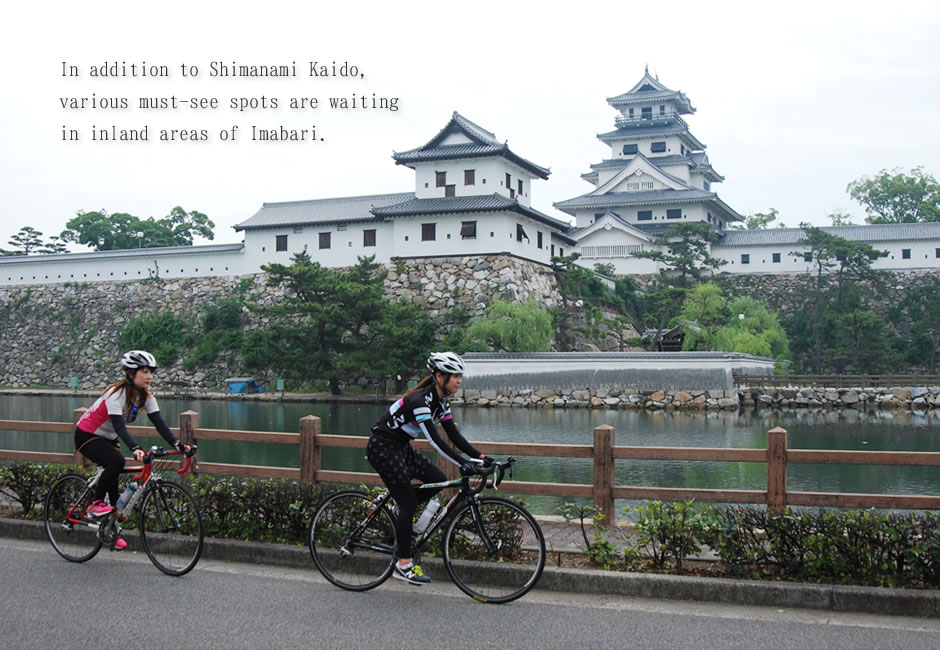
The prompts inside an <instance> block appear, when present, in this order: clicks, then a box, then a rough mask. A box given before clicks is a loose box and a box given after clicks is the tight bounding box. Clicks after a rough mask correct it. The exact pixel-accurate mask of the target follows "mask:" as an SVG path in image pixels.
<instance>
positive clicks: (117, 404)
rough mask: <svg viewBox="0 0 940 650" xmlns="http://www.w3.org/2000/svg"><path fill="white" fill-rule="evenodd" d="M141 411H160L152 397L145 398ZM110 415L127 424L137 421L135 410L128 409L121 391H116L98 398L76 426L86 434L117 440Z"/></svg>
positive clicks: (134, 408)
mask: <svg viewBox="0 0 940 650" xmlns="http://www.w3.org/2000/svg"><path fill="white" fill-rule="evenodd" d="M143 410H144V412H145V413H148V414H149V413H154V412H156V411H159V410H160V407H159V406H157V400H156V398H155V397H154V396H153V395H148V396H147V401H146V402H144V407H143ZM112 415H120V416H121V417H123V418H124V422H125V423H127V424H130V423H131V422H133V421H134V420H136V419H137V408H136V407H130V408H128V406H127V402H126V400H125V399H124V391H123V390H116V391H113V392H111V393H108V394H107V395H102V396H101V397H99V398H98V399H97V400H96V401H95V403H94V404H92V405H91V408H90V409H88V410H87V411H85V413H84V414H83V415H82V417H81V419H79V421H78V424H77V425H76V426H77V427H78V428H79V429H81V430H82V431H84V432H86V433H93V434H95V435H96V436H101V437H102V438H107V439H108V440H117V438H118V436H117V433H116V432H115V431H114V425H113V424H111V419H110V417H111V416H112Z"/></svg>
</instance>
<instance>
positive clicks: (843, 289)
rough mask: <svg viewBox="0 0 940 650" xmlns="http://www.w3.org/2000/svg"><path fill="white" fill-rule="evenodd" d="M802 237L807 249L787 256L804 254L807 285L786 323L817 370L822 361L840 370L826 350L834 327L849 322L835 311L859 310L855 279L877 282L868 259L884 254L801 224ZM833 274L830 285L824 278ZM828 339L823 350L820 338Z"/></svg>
mask: <svg viewBox="0 0 940 650" xmlns="http://www.w3.org/2000/svg"><path fill="white" fill-rule="evenodd" d="M800 227H801V228H802V229H803V233H804V239H803V241H805V243H806V246H807V247H808V248H809V251H792V252H791V253H790V255H793V256H800V257H808V261H810V262H811V264H812V268H813V273H812V276H811V280H810V282H809V285H808V286H807V287H806V288H805V290H804V291H803V292H802V293H801V294H800V295H798V296H796V298H797V300H799V301H802V302H804V304H807V307H806V308H803V309H797V310H795V315H794V317H793V319H792V321H791V323H790V326H789V327H788V328H787V331H789V332H791V333H793V334H794V338H795V341H794V342H795V347H796V349H798V350H800V351H801V352H808V351H807V348H810V349H811V350H812V352H811V353H808V357H809V360H808V361H807V364H811V365H812V367H813V369H814V371H815V372H816V373H817V374H821V373H822V372H823V367H824V366H825V365H832V366H833V367H834V368H835V369H836V370H837V371H840V372H841V371H842V369H843V368H844V367H845V364H844V363H840V362H838V360H837V359H835V358H834V357H832V355H831V354H829V350H831V349H833V345H834V344H835V343H836V342H838V341H839V340H841V339H839V333H838V332H839V330H840V328H844V327H845V326H846V324H847V323H850V324H854V323H857V322H858V319H855V320H853V321H851V322H850V321H845V320H843V321H840V320H839V318H840V316H844V315H845V314H848V313H849V312H850V311H852V310H854V309H864V308H865V307H864V303H865V299H866V296H865V295H863V293H862V292H861V291H860V289H859V285H858V284H857V283H858V281H859V280H863V279H867V280H873V281H877V274H876V273H875V272H873V271H872V269H871V265H872V263H873V262H874V261H875V260H877V259H878V258H880V257H883V256H884V255H887V252H886V251H879V250H876V249H874V248H872V247H871V246H869V245H868V244H865V243H864V242H856V241H848V240H846V239H843V238H842V237H837V236H835V235H832V234H830V233H827V232H825V231H824V230H822V229H820V228H816V227H814V226H810V225H809V224H806V223H802V224H800ZM831 277H834V278H835V279H836V285H835V287H833V286H832V283H831V281H830V278H831ZM824 340H825V341H828V342H829V343H830V344H831V345H827V346H826V347H827V351H826V354H824V350H823V347H824V346H823V342H824ZM883 341H884V339H879V340H877V341H875V340H873V341H872V345H882V344H883Z"/></svg>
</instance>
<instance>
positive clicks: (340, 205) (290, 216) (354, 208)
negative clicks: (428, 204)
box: [235, 192, 414, 231]
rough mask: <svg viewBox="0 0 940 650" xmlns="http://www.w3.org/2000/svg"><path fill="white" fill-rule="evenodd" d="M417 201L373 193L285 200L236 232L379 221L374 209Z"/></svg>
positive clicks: (408, 194)
mask: <svg viewBox="0 0 940 650" xmlns="http://www.w3.org/2000/svg"><path fill="white" fill-rule="evenodd" d="M413 198H414V192H399V193H396V194H370V195H368V196H344V197H337V198H332V199H313V200H310V201H284V202H281V203H264V204H263V205H262V206H261V209H260V210H258V211H257V212H256V213H255V214H254V215H253V216H251V217H250V218H248V219H247V220H245V221H243V222H241V223H240V224H237V225H236V226H235V230H236V231H237V230H254V229H258V228H280V227H283V226H301V225H304V224H315V223H343V222H349V221H371V220H375V218H376V217H375V216H374V215H373V214H372V212H371V211H372V208H376V207H385V206H389V205H394V204H396V203H401V202H402V201H407V200H409V199H413Z"/></svg>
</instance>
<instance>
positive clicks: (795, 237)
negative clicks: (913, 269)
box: [714, 223, 940, 246]
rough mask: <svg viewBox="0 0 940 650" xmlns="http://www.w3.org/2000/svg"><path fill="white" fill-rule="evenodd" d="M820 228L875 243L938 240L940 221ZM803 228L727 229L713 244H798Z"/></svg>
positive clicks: (854, 239)
mask: <svg viewBox="0 0 940 650" xmlns="http://www.w3.org/2000/svg"><path fill="white" fill-rule="evenodd" d="M820 230H822V231H823V232H826V233H829V234H830V235H835V236H836V237H841V238H842V239H847V240H849V241H857V242H866V243H871V244H877V243H878V242H887V241H919V240H925V239H926V240H940V223H889V224H871V225H865V226H822V227H820ZM805 236H806V233H804V232H803V229H802V228H766V229H755V230H727V231H725V235H724V237H723V238H722V239H721V241H720V242H718V243H716V244H714V246H786V245H801V244H802V241H803V239H804V238H805Z"/></svg>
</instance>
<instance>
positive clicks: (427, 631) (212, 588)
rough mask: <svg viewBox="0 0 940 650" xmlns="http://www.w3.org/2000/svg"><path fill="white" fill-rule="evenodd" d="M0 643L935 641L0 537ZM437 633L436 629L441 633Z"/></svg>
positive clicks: (821, 624) (892, 629)
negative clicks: (161, 567) (167, 567)
mask: <svg viewBox="0 0 940 650" xmlns="http://www.w3.org/2000/svg"><path fill="white" fill-rule="evenodd" d="M0 566H3V567H4V569H3V574H2V588H0V612H2V614H0V645H2V646H3V647H8V648H40V647H41V648H49V647H95V648H126V647H144V648H154V647H160V648H166V647H174V646H182V647H194V646H195V647H204V648H225V649H226V650H230V649H235V648H259V647H264V648H282V647H283V648H287V647H290V648H297V647H317V648H358V647H370V648H413V647H415V646H430V645H435V646H444V647H448V648H487V647H511V648H539V649H544V648H566V649H570V648H578V649H580V648H624V647H637V648H748V649H752V648H755V647H758V648H801V649H802V648H852V649H853V650H855V649H858V648H937V647H940V620H936V619H921V618H913V617H888V616H872V615H860V614H841V613H832V612H817V611H808V610H778V609H768V608H759V607H742V606H730V605H721V604H693V603H686V602H671V601H669V602H667V601H654V600H642V599H629V598H622V597H601V596H576V595H569V594H558V593H548V592H539V591H535V592H533V593H531V594H529V595H528V596H526V597H525V598H524V599H523V600H521V601H518V602H516V603H513V604H510V605H503V606H497V605H483V604H481V603H477V602H475V601H473V600H471V599H470V598H468V597H466V596H464V595H463V594H461V593H460V592H458V591H457V589H456V588H455V587H454V586H453V585H452V584H450V582H449V581H448V580H447V578H446V575H442V576H434V577H435V583H434V584H432V585H430V586H428V587H410V586H407V585H403V584H400V583H397V582H394V581H390V582H389V583H386V584H385V585H383V586H382V587H379V588H378V589H376V590H374V591H372V592H369V593H366V594H354V593H349V592H344V591H341V590H339V589H336V588H335V587H332V586H331V585H329V584H327V583H326V582H325V581H324V580H323V579H322V578H321V577H320V576H319V574H317V573H316V571H315V570H314V569H313V567H312V566H311V568H310V569H309V570H303V569H281V568H275V567H270V566H260V565H255V564H237V563H227V562H219V561H202V562H200V564H199V566H198V567H197V568H196V570H195V571H193V572H192V573H191V574H190V575H188V576H186V577H183V578H170V577H168V576H164V575H163V574H161V573H159V572H158V571H157V569H156V568H154V567H153V565H151V564H150V562H149V560H148V559H147V558H146V556H145V555H143V554H141V553H136V554H130V553H128V554H116V553H108V552H102V553H101V554H100V555H99V557H96V558H94V559H93V560H91V561H90V562H88V563H86V564H70V563H68V562H66V561H64V560H62V559H61V558H59V556H58V555H56V554H55V552H54V551H53V550H52V548H51V547H50V546H49V545H48V543H45V542H38V541H31V540H14V539H0ZM444 639H447V640H446V641H445V640H444Z"/></svg>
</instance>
